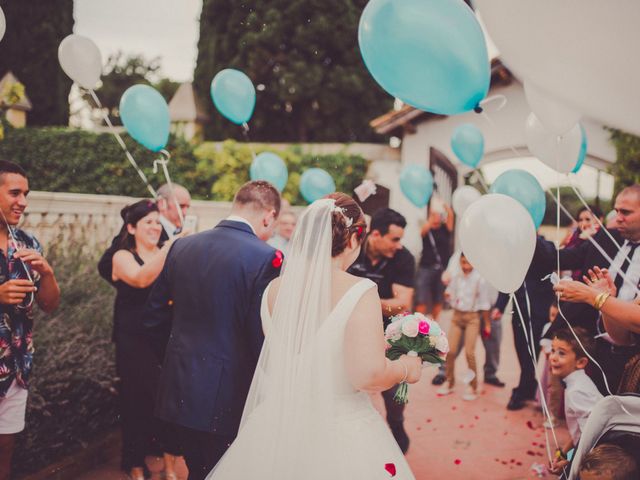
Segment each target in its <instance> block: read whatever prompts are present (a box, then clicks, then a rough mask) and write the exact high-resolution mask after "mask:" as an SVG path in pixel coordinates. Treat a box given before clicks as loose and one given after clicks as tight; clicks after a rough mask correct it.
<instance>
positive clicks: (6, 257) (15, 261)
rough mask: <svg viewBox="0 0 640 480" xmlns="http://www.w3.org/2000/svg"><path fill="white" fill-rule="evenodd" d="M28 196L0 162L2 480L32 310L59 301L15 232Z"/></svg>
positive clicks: (38, 258) (21, 399)
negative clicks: (36, 305)
mask: <svg viewBox="0 0 640 480" xmlns="http://www.w3.org/2000/svg"><path fill="white" fill-rule="evenodd" d="M28 194H29V182H28V180H27V174H26V173H25V171H24V170H23V169H22V168H21V167H20V166H19V165H16V164H15V163H11V162H7V161H4V160H0V480H5V479H8V478H9V475H10V470H11V457H12V454H13V444H14V437H15V434H16V433H18V432H20V431H22V430H23V429H24V419H25V411H26V406H27V384H28V380H29V373H30V372H31V365H32V359H33V351H34V350H33V341H32V328H33V313H32V307H33V304H34V303H37V304H38V306H39V307H40V308H41V309H42V310H44V311H45V312H47V313H49V312H52V311H53V310H54V309H55V308H56V307H57V306H58V303H59V301H60V289H59V288H58V283H57V282H56V278H55V276H54V274H53V269H52V268H51V266H50V265H49V263H48V262H47V260H46V259H45V258H44V257H43V256H42V248H41V247H40V244H39V243H38V241H37V240H36V239H35V238H34V237H32V236H30V235H29V234H27V233H26V232H23V231H22V230H20V229H18V228H16V226H17V225H18V222H19V221H20V218H21V217H22V214H23V212H24V210H25V209H26V208H27V195H28Z"/></svg>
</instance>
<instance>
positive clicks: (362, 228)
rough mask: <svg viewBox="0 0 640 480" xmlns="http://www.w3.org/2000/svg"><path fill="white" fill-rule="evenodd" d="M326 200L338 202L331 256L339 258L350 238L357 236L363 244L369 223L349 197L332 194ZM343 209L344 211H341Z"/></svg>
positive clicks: (333, 223) (334, 216)
mask: <svg viewBox="0 0 640 480" xmlns="http://www.w3.org/2000/svg"><path fill="white" fill-rule="evenodd" d="M324 198H330V199H333V200H335V202H336V210H335V211H334V212H333V219H332V222H331V225H332V244H331V256H332V257H337V256H338V255H340V254H341V253H342V252H344V250H345V249H346V248H347V245H348V244H349V238H350V237H351V236H352V235H353V234H355V235H356V239H357V240H358V243H360V244H362V241H363V240H364V237H365V235H366V233H367V223H366V221H365V219H364V213H362V209H361V208H360V206H359V205H358V204H357V203H356V201H355V200H354V199H353V198H351V197H350V196H349V195H347V194H345V193H341V192H336V193H331V194H329V195H327V196H326V197H324ZM339 209H342V210H339Z"/></svg>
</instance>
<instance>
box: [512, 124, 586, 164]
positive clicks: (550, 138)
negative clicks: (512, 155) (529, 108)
mask: <svg viewBox="0 0 640 480" xmlns="http://www.w3.org/2000/svg"><path fill="white" fill-rule="evenodd" d="M524 135H525V138H526V140H527V146H528V147H529V151H530V152H531V153H532V154H533V155H534V156H536V157H538V159H539V160H540V161H541V162H542V163H544V164H546V165H548V166H549V167H551V168H553V169H554V170H555V171H557V172H560V173H569V172H571V171H572V170H573V168H574V167H575V166H576V163H577V162H578V156H579V155H580V146H581V145H582V131H581V130H580V125H576V126H574V127H573V128H572V129H571V130H569V131H568V132H567V133H565V134H564V135H562V136H558V135H556V134H555V133H553V132H550V131H549V130H547V129H546V128H545V127H544V125H542V122H540V120H539V119H538V117H536V114H535V113H530V114H529V117H528V118H527V123H526V124H525V127H524Z"/></svg>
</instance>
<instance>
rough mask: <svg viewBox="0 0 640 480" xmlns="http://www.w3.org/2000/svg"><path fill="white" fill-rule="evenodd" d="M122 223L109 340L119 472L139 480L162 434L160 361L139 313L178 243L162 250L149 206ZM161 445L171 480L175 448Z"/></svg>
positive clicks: (144, 203)
mask: <svg viewBox="0 0 640 480" xmlns="http://www.w3.org/2000/svg"><path fill="white" fill-rule="evenodd" d="M122 218H123V219H124V226H123V227H122V231H121V234H120V249H119V250H118V251H117V252H116V253H115V254H114V256H113V273H112V279H113V282H114V286H115V287H116V290H117V295H116V300H115V306H114V315H113V317H114V330H113V340H114V342H115V346H116V371H117V374H118V377H119V378H120V401H121V416H122V418H121V423H122V463H121V466H122V469H123V470H124V471H126V472H127V473H129V474H130V476H131V478H132V479H133V480H144V472H145V469H146V467H145V456H146V455H148V454H150V453H151V450H152V442H153V439H154V437H156V436H157V435H158V434H159V433H160V430H161V428H160V426H159V425H160V423H159V421H158V420H157V419H155V418H154V416H153V410H154V403H155V391H156V385H157V379H158V376H159V372H160V363H161V361H162V359H159V358H158V356H157V354H156V353H155V352H154V349H153V348H152V344H151V342H150V340H149V334H148V333H147V332H146V331H145V328H144V325H143V319H144V315H143V311H144V306H145V303H146V301H147V297H148V296H149V293H150V291H151V286H152V284H153V282H154V281H155V279H156V278H157V277H158V275H159V274H160V272H161V270H162V267H163V265H164V262H165V259H166V257H167V253H168V251H169V248H170V247H171V244H172V243H173V241H174V240H175V238H177V237H174V238H173V239H171V240H168V241H167V242H165V243H164V245H162V244H161V243H160V234H161V232H162V226H161V224H160V221H159V213H158V207H157V206H156V204H155V203H153V202H151V201H149V200H141V201H139V202H136V203H134V204H132V205H129V206H127V207H125V208H124V209H123V211H122ZM161 440H163V439H161ZM164 440H166V439H164ZM169 440H171V439H169ZM161 443H164V445H163V447H164V448H165V450H173V451H171V452H170V453H165V454H164V457H165V478H167V479H168V480H175V479H176V476H175V472H174V470H173V465H174V462H175V454H176V453H177V452H176V451H175V450H176V448H175V447H174V448H170V445H169V443H171V442H170V441H165V442H162V441H161Z"/></svg>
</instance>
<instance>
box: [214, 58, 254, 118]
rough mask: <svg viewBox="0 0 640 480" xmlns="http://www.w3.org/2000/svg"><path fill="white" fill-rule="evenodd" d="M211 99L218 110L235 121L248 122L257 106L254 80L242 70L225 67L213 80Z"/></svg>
mask: <svg viewBox="0 0 640 480" xmlns="http://www.w3.org/2000/svg"><path fill="white" fill-rule="evenodd" d="M211 99H212V100H213V104H214V105H215V106H216V108H217V109H218V111H219V112H220V113H221V114H222V115H223V116H224V117H226V118H227V119H228V120H231V121H232V122H233V123H236V124H238V125H242V124H243V123H247V122H248V121H249V119H250V118H251V115H253V109H254V108H255V106H256V89H255V88H254V86H253V82H252V81H251V79H250V78H249V77H247V76H246V75H245V74H244V73H243V72H241V71H240V70H234V69H233V68H225V69H224V70H220V71H219V72H218V73H217V74H216V76H215V77H213V80H212V81H211Z"/></svg>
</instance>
